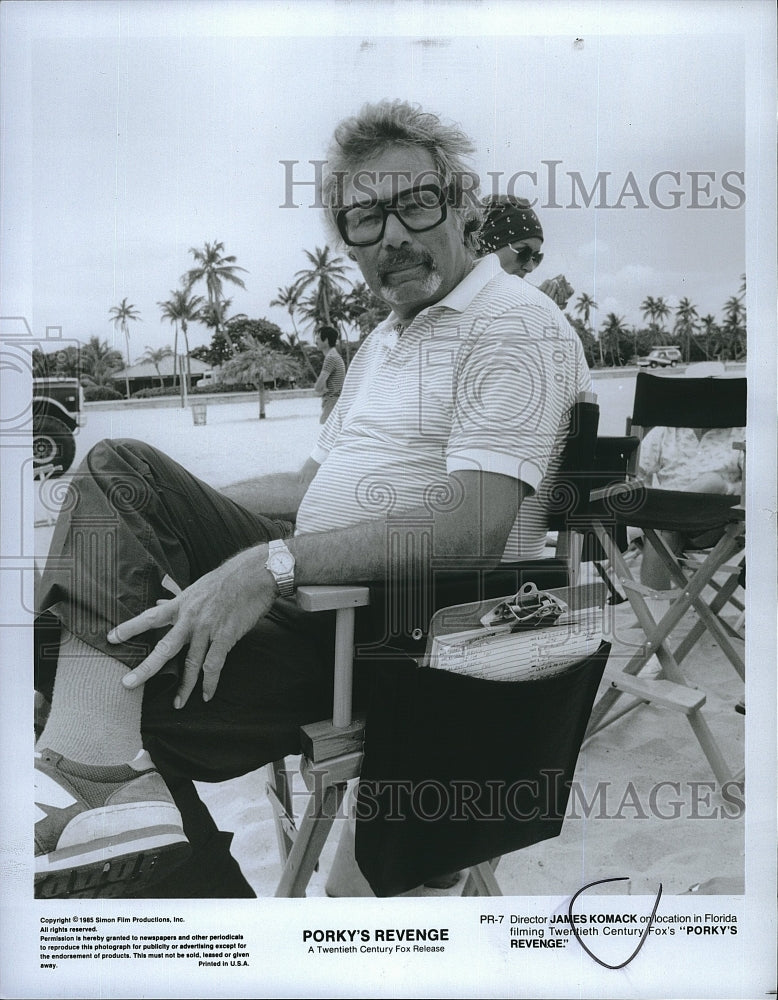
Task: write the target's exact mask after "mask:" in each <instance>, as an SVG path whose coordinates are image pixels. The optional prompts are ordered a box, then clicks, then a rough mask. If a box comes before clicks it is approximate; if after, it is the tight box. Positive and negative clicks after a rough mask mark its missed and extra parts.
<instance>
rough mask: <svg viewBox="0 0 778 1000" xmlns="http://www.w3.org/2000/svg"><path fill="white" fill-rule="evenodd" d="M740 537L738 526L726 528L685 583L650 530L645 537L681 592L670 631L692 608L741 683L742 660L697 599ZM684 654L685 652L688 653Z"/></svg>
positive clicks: (737, 547)
mask: <svg viewBox="0 0 778 1000" xmlns="http://www.w3.org/2000/svg"><path fill="white" fill-rule="evenodd" d="M741 533H742V527H741V526H740V525H739V524H731V525H728V526H727V529H726V531H725V534H724V536H723V537H722V538H721V540H720V541H719V542H718V543H717V544H716V546H715V547H714V549H713V550H712V551H711V553H710V555H709V556H708V558H707V559H706V561H705V565H704V566H703V567H702V568H701V569H699V570H698V571H697V572H696V573H695V574H694V576H693V577H692V578H691V579H687V578H686V576H685V575H684V573H683V572H682V570H681V569H680V567H679V566H678V564H677V563H676V562H675V560H674V559H673V557H672V555H671V554H670V553H669V552H668V550H667V549H666V547H665V545H664V543H663V542H662V540H661V539H660V538H659V537H658V536H657V535H656V533H655V532H654V531H653V530H651V529H646V536H647V537H648V538H649V539H650V541H651V542H652V544H654V547H655V548H656V551H657V553H658V555H659V557H660V559H661V560H662V562H663V563H664V565H665V566H666V567H667V569H668V571H669V572H670V574H671V576H672V578H673V579H674V580H675V582H676V583H677V584H678V585H679V586H680V587H681V588H683V591H682V593H681V594H680V595H679V597H678V599H677V600H676V602H675V603H676V604H678V605H679V610H680V613H679V614H678V615H677V620H674V621H673V625H672V626H671V627H672V628H674V627H675V625H676V624H677V623H678V621H680V620H681V618H682V617H683V615H684V614H686V611H687V610H688V609H689V607H690V606H692V605H693V606H694V609H695V610H696V611H697V613H698V614H699V616H700V619H701V620H702V621H703V622H704V627H706V628H708V630H709V631H710V632H711V634H712V635H713V637H714V638H715V639H716V642H718V643H719V645H720V646H721V649H722V652H723V653H724V655H725V656H726V657H727V659H728V660H729V662H730V663H731V664H732V666H733V667H734V668H735V670H736V671H737V673H738V674H739V675H740V678H741V680H743V679H745V664H744V663H743V659H742V657H741V656H740V655H739V653H738V652H737V650H736V649H735V647H734V646H733V645H732V643H731V642H730V639H729V636H728V635H727V632H726V630H725V629H724V627H723V625H722V624H721V622H720V621H719V619H718V617H717V616H716V614H714V613H713V612H712V610H711V608H710V607H709V606H708V605H707V604H706V603H705V601H704V600H703V599H702V597H701V596H700V595H701V594H702V591H703V590H704V589H705V587H706V586H707V585H708V583H709V582H710V580H711V578H712V577H713V575H714V573H716V572H717V570H718V568H719V567H720V566H721V565H722V564H723V563H725V562H726V561H727V559H729V558H730V557H731V556H733V555H734V554H735V553H736V552H737V551H738V549H739V548H740V541H739V536H740V534H741ZM681 609H682V610H681ZM673 611H675V607H673V608H672V609H671V610H670V611H668V616H667V617H669V616H670V615H671V614H672V612H673ZM673 618H674V619H676V616H675V615H674V616H673ZM664 620H665V619H663V622H664ZM669 631H670V629H668V632H669ZM689 648H691V647H689ZM686 651H687V652H688V649H687V650H686ZM684 655H685V654H684Z"/></svg>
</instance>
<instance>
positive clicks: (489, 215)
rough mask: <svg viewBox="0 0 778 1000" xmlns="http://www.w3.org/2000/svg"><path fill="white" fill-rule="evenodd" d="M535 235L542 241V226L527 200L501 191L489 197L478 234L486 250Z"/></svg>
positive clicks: (489, 250) (485, 251)
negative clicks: (499, 193)
mask: <svg viewBox="0 0 778 1000" xmlns="http://www.w3.org/2000/svg"><path fill="white" fill-rule="evenodd" d="M533 237H534V238H535V239H537V240H542V239H543V228H542V227H541V225H540V220H539V219H538V217H537V215H535V213H534V212H533V211H532V209H531V208H530V206H529V202H528V201H527V200H526V199H524V198H513V197H511V196H510V195H506V194H501V195H493V196H492V197H491V198H489V199H488V200H487V202H486V215H485V216H484V221H483V225H482V226H481V231H480V232H479V234H478V239H479V242H480V244H481V246H482V247H483V251H484V253H492V252H493V251H495V250H499V249H500V247H504V246H507V245H508V244H509V243H520V242H521V241H522V240H529V239H532V238H533Z"/></svg>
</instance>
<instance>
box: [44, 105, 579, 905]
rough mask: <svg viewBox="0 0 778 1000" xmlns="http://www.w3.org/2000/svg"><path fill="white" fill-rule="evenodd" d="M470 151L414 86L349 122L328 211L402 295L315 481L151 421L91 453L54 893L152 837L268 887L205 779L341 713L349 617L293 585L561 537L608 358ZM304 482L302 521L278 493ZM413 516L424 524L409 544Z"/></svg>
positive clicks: (293, 746)
mask: <svg viewBox="0 0 778 1000" xmlns="http://www.w3.org/2000/svg"><path fill="white" fill-rule="evenodd" d="M471 152H472V149H471V146H470V143H469V141H468V139H467V138H466V137H465V136H464V135H463V134H462V133H461V132H460V131H459V130H458V129H457V128H455V127H453V126H451V125H447V124H444V123H443V122H441V121H440V119H439V118H437V117H436V116H434V115H430V114H426V113H424V112H422V111H420V110H419V109H417V108H414V107H412V106H410V105H408V104H405V103H403V102H399V101H395V102H388V101H387V102H381V103H379V104H377V105H372V106H370V105H368V106H366V107H365V108H364V109H363V110H362V111H361V112H360V114H359V115H357V116H356V117H354V118H351V119H347V120H346V121H344V122H343V123H342V124H341V125H340V126H339V127H338V129H337V130H336V132H335V138H334V142H333V146H332V150H331V155H330V158H329V165H328V166H329V173H328V176H327V179H326V182H325V187H324V192H323V194H324V200H325V204H326V206H327V209H326V213H327V219H328V222H329V224H330V225H331V227H332V230H333V233H336V234H337V237H338V239H339V240H340V241H341V242H342V243H343V244H345V245H346V246H347V247H348V248H349V250H348V252H349V253H350V254H351V255H352V257H353V259H354V260H355V261H356V263H357V265H358V266H359V268H360V270H361V272H362V274H363V276H364V278H365V281H366V282H367V283H368V285H369V286H370V288H371V289H372V290H373V291H374V292H375V293H376V294H377V295H379V296H380V297H381V298H382V299H383V300H384V301H385V302H386V303H387V304H388V305H389V306H391V308H392V313H391V315H390V316H389V317H388V318H387V319H386V320H385V321H384V322H382V323H381V324H379V326H378V327H377V328H376V329H375V330H374V331H373V332H372V333H371V334H370V336H369V337H368V338H367V340H366V342H365V344H364V345H363V347H362V348H361V349H360V350H359V352H358V354H357V355H356V357H355V358H354V361H353V362H352V364H351V367H350V369H349V372H348V374H347V377H346V380H345V384H344V387H343V392H342V393H341V396H340V399H339V400H338V403H337V405H336V407H335V409H334V410H333V412H332V414H331V416H330V418H329V420H328V422H327V424H326V425H325V427H324V428H323V430H322V434H321V437H320V439H319V442H318V444H317V447H316V449H315V451H314V453H313V455H312V457H311V459H310V460H309V461H308V462H307V463H306V466H305V468H304V469H303V471H302V473H301V476H300V477H299V479H298V480H297V486H296V489H297V496H296V497H292V498H290V497H289V496H285V497H284V503H283V506H282V507H279V496H278V494H277V492H275V490H276V486H277V480H276V481H268V480H267V479H265V480H263V481H258V482H256V483H249V484H246V485H244V486H243V487H242V488H241V489H238V490H235V491H232V494H231V496H225V495H223V494H219V493H217V492H216V491H214V490H212V489H210V488H209V487H208V486H206V485H205V484H203V483H201V482H200V481H199V480H197V479H195V477H194V476H192V475H191V474H190V473H189V472H187V471H186V470H184V469H182V468H181V467H180V466H178V465H177V464H176V463H175V462H173V461H172V460H170V459H169V458H167V457H166V456H164V455H162V454H161V453H159V452H158V451H156V450H155V449H153V448H151V447H149V446H147V445H145V444H143V443H141V442H136V441H113V442H110V441H109V442H102V443H101V444H99V445H97V446H96V447H95V448H94V449H92V451H90V453H89V455H88V456H87V458H86V459H85V461H84V462H83V463H82V466H81V467H80V469H79V470H78V472H77V474H76V476H75V478H74V485H75V491H74V502H73V503H71V504H69V505H66V508H67V509H66V510H64V511H63V513H62V515H61V516H60V519H59V521H58V524H57V528H56V530H55V535H54V541H53V543H52V550H51V558H50V562H49V564H48V566H47V569H46V572H45V574H44V580H43V585H42V587H41V591H40V594H39V595H38V597H39V605H38V606H39V607H40V608H41V609H42V610H43V612H44V614H42V615H41V617H40V618H39V620H38V622H37V623H36V624H37V628H36V646H37V650H38V660H37V669H38V673H37V674H36V679H37V682H38V684H39V686H40V687H42V688H43V689H44V690H46V691H47V692H49V691H50V688H51V684H52V678H53V675H54V672H55V670H56V679H55V685H56V686H55V687H54V691H53V699H52V709H51V714H50V716H49V719H48V721H47V723H46V727H45V729H44V731H43V733H42V735H41V737H40V739H39V742H38V748H39V750H38V755H37V758H36V773H37V778H38V782H39V786H38V787H39V792H38V798H37V801H38V805H39V813H38V814H39V816H40V823H39V824H36V893H38V894H40V895H42V896H49V897H53V896H67V895H69V894H72V893H73V892H74V891H80V892H81V893H82V894H85V895H94V896H98V895H101V894H116V891H117V883H116V882H112V884H111V887H110V888H107V879H109V878H110V879H114V878H117V877H118V878H119V879H122V878H130V877H133V878H135V877H136V876H137V875H138V873H139V872H144V871H145V870H146V869H148V867H149V865H148V863H147V862H148V859H149V858H152V857H153V858H154V859H156V860H155V863H154V865H153V866H151V867H152V869H153V871H154V872H160V873H162V872H164V871H165V861H166V860H169V862H170V865H171V866H173V865H177V866H178V867H176V868H175V870H174V871H173V872H172V874H171V875H170V877H169V878H167V879H166V880H163V881H161V882H160V883H159V884H158V885H157V887H154V886H152V888H151V889H149V888H147V887H146V886H145V885H144V882H143V878H140V879H137V878H136V880H135V882H134V883H133V885H134V892H135V893H136V894H138V895H141V896H144V895H169V896H181V895H185V896H208V895H214V896H219V895H253V891H252V890H251V889H250V887H249V886H248V885H247V884H246V883H245V880H242V878H241V876H240V873H236V872H235V870H234V867H231V858H230V856H229V852H228V850H227V845H228V843H229V836H228V835H225V834H219V833H218V831H216V828H215V826H214V825H213V823H212V821H211V820H210V817H208V816H207V813H206V814H205V816H204V809H203V807H202V804H201V803H200V802H199V800H198V799H197V796H196V793H195V792H194V786H193V785H192V781H197V780H200V781H223V780H226V779H228V778H232V777H235V776H238V775H241V774H245V773H247V772H248V771H251V770H254V769H256V768H257V767H259V766H260V765H262V764H264V763H266V762H268V761H271V760H276V759H278V758H279V757H281V756H284V755H287V754H294V753H299V749H300V748H299V738H298V732H299V726H300V725H301V724H304V723H306V722H310V721H314V720H316V719H319V718H323V717H325V716H327V715H328V714H329V708H330V705H331V683H332V677H331V673H332V653H331V650H332V643H331V623H329V622H328V621H321V620H320V618H319V616H305V615H303V614H302V613H301V612H298V611H297V609H296V607H295V605H294V603H293V602H290V601H287V600H286V598H287V597H288V596H290V595H291V594H292V592H293V590H294V587H295V586H297V585H299V584H339V583H354V582H372V581H386V580H393V581H398V580H399V581H408V582H409V583H412V582H413V581H418V580H420V579H425V578H426V574H427V573H428V572H429V571H430V568H431V567H432V566H433V564H435V565H438V564H439V565H444V566H451V565H452V564H453V565H457V564H458V563H461V564H464V565H467V566H468V567H471V568H472V567H478V568H484V569H486V568H489V567H493V566H495V565H496V564H498V563H499V562H500V560H501V559H503V558H506V557H508V558H515V557H519V556H521V557H522V558H528V557H529V558H534V557H536V556H538V555H540V553H541V552H542V549H543V542H544V538H545V524H544V519H543V502H544V490H545V484H546V483H547V482H548V481H549V479H550V477H551V476H552V474H553V471H554V468H555V466H556V465H557V463H558V462H559V456H560V453H561V448H562V444H563V442H564V439H565V436H566V433H567V428H568V423H569V416H570V412H571V407H572V405H573V402H574V400H575V398H576V396H577V394H578V393H579V392H580V391H582V390H585V389H588V388H589V375H588V370H587V367H586V363H585V360H584V357H583V352H582V350H581V347H580V343H579V341H578V338H577V336H576V335H575V333H574V332H573V331H572V330H571V329H570V327H569V326H568V324H567V323H566V321H565V320H564V317H563V316H562V315H561V313H560V312H559V310H557V309H556V308H555V307H554V306H553V305H551V304H550V303H549V300H548V299H547V298H546V297H545V296H544V295H543V294H542V293H541V292H540V291H538V290H537V289H535V288H532V287H531V286H530V285H528V284H526V283H525V282H522V281H518V280H516V278H514V277H511V276H509V275H506V274H505V273H504V271H503V270H502V269H501V267H500V265H499V261H498V260H497V258H496V257H494V256H489V257H486V258H484V259H483V260H481V261H480V262H478V263H476V260H475V247H474V243H473V237H474V234H475V232H476V231H477V228H478V225H479V221H480V213H479V206H478V203H477V201H476V199H475V198H474V197H473V196H472V192H473V184H472V180H473V175H472V174H471V173H470V172H469V171H468V169H467V166H466V157H467V156H468V155H469V154H470V153H471ZM284 485H285V486H288V485H289V480H288V477H287V479H286V480H285V481H284ZM300 498H302V499H301V502H299V509H297V512H296V526H295V529H294V534H293V535H292V534H291V526H290V525H289V524H287V523H284V522H281V521H278V520H274V519H273V518H270V517H267V516H263V515H262V514H261V513H259V512H260V511H267V510H279V509H284V510H292V511H293V510H294V509H295V507H297V504H298V501H299V500H300ZM236 500H240V502H236ZM398 526H399V528H400V529H401V534H402V537H403V544H402V545H399V546H398V545H392V544H388V542H387V539H389V538H390V536H391V537H398V535H397V529H398ZM52 650H54V652H55V655H54V657H53V658H52V656H51V651H52ZM152 758H153V762H152ZM162 776H164V779H165V780H164V781H163V777H162ZM171 792H172V797H171ZM176 807H178V808H180V810H181V812H182V813H183V823H182V819H181V816H180V815H179V812H178V809H177V808H176ZM187 847H189V848H190V849H191V850H192V851H193V857H192V858H191V860H189V861H186V862H184V863H183V864H181V863H180V862H181V857H182V855H183V854H184V853H185V851H186V850H187ZM109 869H110V872H109V874H108V875H106V874H105V872H106V871H108V870H109ZM125 873H126V874H125ZM144 877H145V876H144ZM209 879H210V883H209V881H208V880H209ZM127 888H128V891H129V886H128V887H127Z"/></svg>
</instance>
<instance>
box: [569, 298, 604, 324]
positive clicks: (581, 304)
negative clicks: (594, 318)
mask: <svg viewBox="0 0 778 1000" xmlns="http://www.w3.org/2000/svg"><path fill="white" fill-rule="evenodd" d="M573 308H574V309H575V311H576V312H577V313H578V315H579V316H582V317H583V321H584V323H585V324H586V326H589V317H590V316H591V314H592V310H593V309H597V308H599V307H598V305H597V303H596V302H595V301H594V299H593V298H592V297H591V295H588V294H587V293H586V292H581V294H580V295H579V296H578V298H577V299H576V300H575V303H574V306H573Z"/></svg>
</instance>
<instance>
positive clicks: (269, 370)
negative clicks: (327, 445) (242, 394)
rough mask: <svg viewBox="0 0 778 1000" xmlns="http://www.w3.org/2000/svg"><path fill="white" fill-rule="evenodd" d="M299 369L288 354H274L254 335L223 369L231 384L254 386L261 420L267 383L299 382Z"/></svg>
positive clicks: (246, 337) (244, 342)
mask: <svg viewBox="0 0 778 1000" xmlns="http://www.w3.org/2000/svg"><path fill="white" fill-rule="evenodd" d="M299 376H300V366H299V364H298V363H297V362H296V361H295V360H294V359H293V358H290V357H289V356H288V355H286V354H282V353H281V352H280V351H278V350H274V349H273V348H272V347H270V346H268V345H267V344H263V343H262V341H261V340H260V339H259V338H258V337H255V336H254V335H253V334H251V333H247V334H244V335H243V338H242V341H241V350H240V351H238V353H237V354H235V355H234V356H233V357H232V358H230V359H229V361H227V362H225V364H224V367H223V368H222V377H223V378H225V379H227V380H228V381H230V380H232V381H238V382H253V383H254V385H256V387H257V391H258V393H259V419H260V420H264V418H265V380H266V379H273V380H274V381H275V380H276V379H279V378H299Z"/></svg>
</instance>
